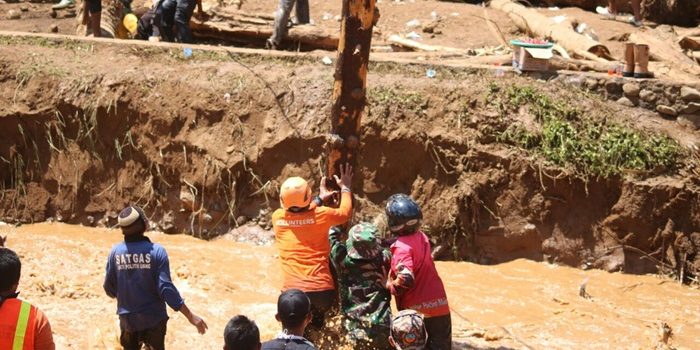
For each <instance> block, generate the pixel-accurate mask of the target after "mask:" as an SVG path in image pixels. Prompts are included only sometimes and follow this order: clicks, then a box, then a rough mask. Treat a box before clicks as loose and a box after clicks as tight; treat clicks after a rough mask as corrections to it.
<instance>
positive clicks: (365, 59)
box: [326, 0, 379, 178]
mask: <svg viewBox="0 0 700 350" xmlns="http://www.w3.org/2000/svg"><path fill="white" fill-rule="evenodd" d="M377 20H379V12H378V11H377V9H376V7H375V0H343V12H342V21H341V24H340V41H339V43H338V59H337V62H336V67H335V74H334V78H335V83H334V85H333V97H332V99H333V107H332V109H331V127H332V129H331V133H332V135H333V137H332V140H331V142H329V143H328V144H329V146H328V163H327V169H326V175H327V176H328V177H329V178H331V177H332V176H333V175H337V174H339V169H340V166H341V165H342V164H345V163H350V164H352V165H355V164H356V163H357V150H358V149H359V144H360V122H361V120H362V112H363V110H364V108H365V105H366V104H367V99H366V92H367V91H366V87H367V65H368V63H369V52H370V48H371V43H372V28H373V27H374V25H375V24H376V22H377Z"/></svg>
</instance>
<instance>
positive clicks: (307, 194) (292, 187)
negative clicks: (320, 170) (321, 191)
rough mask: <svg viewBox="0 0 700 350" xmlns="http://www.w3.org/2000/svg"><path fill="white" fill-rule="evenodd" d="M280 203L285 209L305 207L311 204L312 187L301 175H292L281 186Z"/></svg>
mask: <svg viewBox="0 0 700 350" xmlns="http://www.w3.org/2000/svg"><path fill="white" fill-rule="evenodd" d="M280 204H281V205H282V208H284V209H285V210H289V208H291V207H297V208H305V207H307V206H308V205H309V204H311V187H309V183H308V182H306V180H304V179H302V178H300V177H290V178H288V179H287V180H285V181H284V183H282V187H280Z"/></svg>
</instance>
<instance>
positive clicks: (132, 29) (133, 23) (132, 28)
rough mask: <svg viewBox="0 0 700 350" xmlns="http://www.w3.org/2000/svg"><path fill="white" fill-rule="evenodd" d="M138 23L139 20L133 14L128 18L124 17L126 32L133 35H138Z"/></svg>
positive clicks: (128, 15)
mask: <svg viewBox="0 0 700 350" xmlns="http://www.w3.org/2000/svg"><path fill="white" fill-rule="evenodd" d="M138 22H139V19H138V18H137V17H136V15H134V14H133V13H129V14H127V15H126V16H124V20H123V21H122V23H123V24H124V27H125V28H126V30H128V31H129V33H131V34H134V33H136V28H138Z"/></svg>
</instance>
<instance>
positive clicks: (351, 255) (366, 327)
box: [330, 222, 391, 350]
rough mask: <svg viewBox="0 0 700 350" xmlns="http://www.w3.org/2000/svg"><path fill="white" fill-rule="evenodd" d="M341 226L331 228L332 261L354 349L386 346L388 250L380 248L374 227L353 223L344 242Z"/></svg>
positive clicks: (388, 310) (389, 306)
mask: <svg viewBox="0 0 700 350" xmlns="http://www.w3.org/2000/svg"><path fill="white" fill-rule="evenodd" d="M341 234H342V232H341V230H340V229H339V228H337V227H333V228H331V230H330V243H331V261H332V262H333V265H334V266H335V269H336V271H337V274H338V288H339V289H340V307H341V309H342V311H343V315H344V318H345V319H344V322H343V325H344V327H345V330H346V331H347V332H348V340H349V341H350V342H352V343H353V345H354V346H353V349H381V350H384V349H389V348H390V346H389V342H388V339H389V324H390V322H391V294H390V293H389V291H388V290H387V289H386V288H385V282H386V279H387V273H388V271H389V266H390V264H391V253H389V250H388V249H383V248H382V246H381V243H380V241H379V239H378V238H377V228H376V227H375V226H374V225H372V224H369V223H364V222H363V223H360V224H358V225H355V226H353V227H352V228H351V229H350V232H349V233H348V240H347V242H342V241H341V240H340V235H341Z"/></svg>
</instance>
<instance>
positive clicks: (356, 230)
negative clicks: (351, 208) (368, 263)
mask: <svg viewBox="0 0 700 350" xmlns="http://www.w3.org/2000/svg"><path fill="white" fill-rule="evenodd" d="M346 244H347V247H348V257H350V258H352V259H372V258H374V257H376V256H377V255H379V253H380V252H381V244H380V242H379V239H378V238H377V227H376V226H374V225H372V224H370V223H368V222H361V223H359V224H357V225H355V226H353V227H352V228H351V229H350V232H349V233H348V241H347V242H346Z"/></svg>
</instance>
